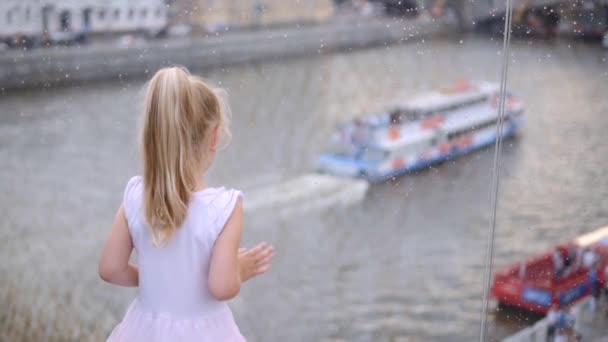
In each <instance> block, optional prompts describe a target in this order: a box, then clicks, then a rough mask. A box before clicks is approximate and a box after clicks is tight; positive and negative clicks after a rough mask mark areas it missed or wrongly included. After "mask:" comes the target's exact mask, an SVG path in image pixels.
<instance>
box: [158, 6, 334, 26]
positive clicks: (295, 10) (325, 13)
mask: <svg viewBox="0 0 608 342" xmlns="http://www.w3.org/2000/svg"><path fill="white" fill-rule="evenodd" d="M170 4H171V7H172V8H173V9H174V11H173V13H174V18H175V20H176V21H178V22H181V23H188V24H191V25H193V26H195V27H199V28H203V29H205V30H208V31H216V30H220V29H222V28H226V27H230V28H249V27H265V26H272V25H282V24H293V23H309V22H323V21H326V20H327V19H329V18H330V17H331V16H332V15H333V13H334V3H333V1H332V0H223V1H219V0H172V1H170Z"/></svg>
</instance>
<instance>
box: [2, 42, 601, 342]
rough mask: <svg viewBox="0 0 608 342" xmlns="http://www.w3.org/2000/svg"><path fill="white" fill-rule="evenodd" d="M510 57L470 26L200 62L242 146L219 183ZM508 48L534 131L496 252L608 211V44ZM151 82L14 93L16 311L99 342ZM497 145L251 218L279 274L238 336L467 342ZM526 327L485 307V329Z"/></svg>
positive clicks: (279, 174) (306, 156)
mask: <svg viewBox="0 0 608 342" xmlns="http://www.w3.org/2000/svg"><path fill="white" fill-rule="evenodd" d="M500 50H501V44H500V42H498V41H492V40H490V39H489V38H487V37H482V38H475V37H471V38H467V39H464V40H463V41H458V39H456V40H433V41H426V42H425V41H420V42H418V43H415V44H414V43H413V44H409V45H402V46H395V47H391V48H378V49H370V50H364V51H359V52H354V53H349V54H337V55H330V56H323V57H318V58H308V59H295V60H288V61H282V62H272V63H265V64H256V65H249V66H241V67H231V68H228V69H224V70H215V71H212V72H208V73H205V76H206V77H207V78H208V79H209V80H210V81H211V82H213V83H215V84H218V85H221V86H223V87H225V88H227V89H228V91H229V93H230V99H231V103H232V107H233V134H234V139H233V142H232V145H231V146H230V147H229V148H228V149H227V150H225V151H224V152H223V153H222V154H221V156H220V157H219V160H218V161H217V163H216V165H215V166H214V170H213V172H212V177H211V178H212V181H213V182H214V183H217V184H222V185H226V186H233V187H239V188H244V189H245V191H247V190H248V189H253V188H258V187H264V186H271V185H272V184H274V183H275V182H277V181H279V180H281V179H285V178H289V177H291V176H294V175H297V174H301V173H307V172H309V171H310V170H311V168H312V165H313V163H314V160H315V158H316V156H317V155H318V154H319V153H320V152H321V151H322V150H323V147H324V145H325V141H326V140H327V137H328V135H329V133H330V131H331V129H332V127H333V125H334V124H335V123H336V122H338V121H340V120H344V119H347V118H349V117H352V116H353V115H355V114H358V113H361V112H365V111H374V110H380V109H383V108H384V107H385V106H386V105H387V104H388V103H390V102H392V101H393V100H394V99H395V98H397V97H399V96H405V97H407V96H409V95H411V94H414V93H416V92H420V91H424V90H426V89H428V88H431V87H434V86H437V85H439V84H441V83H444V82H445V81H449V80H453V79H457V78H461V77H470V78H475V79H488V80H494V81H496V80H497V79H498V75H499V59H500ZM511 54H512V64H511V72H510V74H509V84H510V88H511V89H512V90H514V91H515V92H516V93H518V94H519V95H520V96H521V97H522V98H523V100H524V101H525V103H526V105H527V114H528V124H527V127H526V128H525V131H524V134H523V135H522V136H520V137H519V138H517V139H515V140H509V141H507V142H506V143H505V145H504V151H503V155H502V162H501V166H500V172H501V178H500V198H499V212H498V218H497V219H498V224H497V229H496V241H495V242H496V250H495V262H496V264H497V265H504V264H506V263H508V262H510V261H513V260H516V259H518V258H521V257H522V256H524V255H527V254H530V253H534V252H537V251H541V250H542V249H543V248H546V247H548V246H550V245H552V244H554V243H556V242H558V241H561V240H564V239H568V238H570V237H573V236H575V235H578V234H579V233H582V232H585V231H588V230H590V229H593V228H597V227H599V226H602V225H606V224H608V205H607V203H608V202H607V201H606V198H607V196H608V180H607V178H606V177H605V176H604V174H605V170H606V169H608V144H607V143H606V137H607V133H606V128H607V127H608V97H607V96H606V92H607V90H608V88H607V85H608V76H607V72H608V64H607V62H606V57H607V56H606V53H605V52H603V51H601V50H599V49H597V48H595V47H593V46H589V45H579V44H574V43H572V42H554V43H549V42H531V43H528V42H514V43H513V47H512V51H511ZM142 85H143V83H142V82H141V81H124V82H122V83H118V82H115V83H109V84H108V83H105V84H96V85H86V86H82V87H69V88H59V89H47V90H37V91H28V92H25V93H23V92H22V93H10V94H5V95H2V96H0V113H1V115H2V116H1V119H0V160H2V168H0V190H2V197H1V199H0V201H1V202H0V203H1V206H0V214H2V217H3V219H2V220H1V221H0V257H2V259H3V262H2V263H0V279H3V280H2V285H1V286H0V291H1V293H0V299H2V300H4V301H10V305H11V310H14V312H16V313H19V315H21V316H19V317H22V316H23V317H25V316H27V315H31V316H32V317H34V320H35V321H36V322H38V323H36V324H38V325H40V326H54V327H56V328H57V329H58V327H61V326H63V325H62V324H65V325H67V326H70V329H72V330H75V331H76V332H75V333H74V334H75V335H74V336H79V335H78V334H82V333H83V331H95V332H97V335H95V336H97V338H99V337H100V336H104V334H106V333H107V332H108V331H109V329H111V327H112V326H113V325H114V324H115V323H116V322H117V321H118V320H119V319H120V317H121V315H122V314H123V310H124V308H125V307H126V305H127V304H128V300H129V298H131V297H132V296H133V294H134V292H133V291H130V290H120V289H116V288H113V287H111V286H109V285H105V284H102V283H101V281H100V280H98V279H97V277H96V272H97V269H96V261H97V257H98V255H99V253H100V249H101V246H102V243H103V239H104V238H105V235H106V233H107V231H108V228H109V224H110V223H111V220H112V217H113V215H114V210H115V209H116V208H117V207H118V205H119V202H120V198H121V193H122V190H123V187H124V185H125V184H126V181H127V180H128V178H129V177H130V176H131V175H133V174H135V173H137V172H138V162H137V151H136V146H135V141H136V135H135V127H136V125H137V115H138V110H139V108H138V101H139V99H140V98H141V87H142ZM492 156H493V151H492V150H491V149H489V150H483V151H480V152H478V153H475V154H472V155H470V156H466V157H463V158H459V159H457V160H454V161H450V162H447V163H444V164H442V165H439V166H436V167H432V168H430V169H428V170H425V171H422V172H418V173H416V174H414V175H410V176H406V177H401V178H399V179H397V180H395V181H393V182H390V183H387V184H381V185H374V186H372V187H371V189H370V191H369V193H368V196H367V197H366V198H365V200H364V201H363V202H362V203H360V204H358V205H354V206H352V207H350V208H327V209H325V210H322V211H320V212H303V213H297V212H296V213H295V214H293V215H291V216H288V217H284V216H281V217H275V216H273V215H272V214H271V213H268V212H264V213H261V212H260V213H256V212H250V213H248V222H247V227H246V230H245V243H246V244H252V243H254V242H255V241H258V240H261V239H264V240H267V241H270V242H272V243H273V244H275V246H276V251H277V255H276V261H275V262H274V264H273V267H274V268H273V270H272V271H271V273H270V274H268V275H267V276H265V277H264V278H261V279H257V280H254V281H253V282H252V283H251V284H250V285H248V286H247V287H246V288H245V289H244V290H243V292H242V294H241V296H240V297H239V298H238V299H237V300H235V301H234V302H233V305H232V306H233V308H234V311H235V315H236V318H237V321H238V323H239V324H240V326H241V328H242V330H243V333H244V334H245V335H246V336H248V337H249V338H250V339H251V340H253V341H323V340H328V341H341V340H349V341H350V340H353V341H429V340H437V341H454V340H463V341H464V340H473V339H474V338H475V337H476V336H477V335H478V329H479V327H478V325H479V318H480V317H479V311H480V307H481V302H482V288H483V284H482V283H483V280H482V277H483V266H484V258H485V246H486V239H487V235H486V234H487V229H488V227H487V226H488V224H487V223H488V218H489V211H488V197H489V188H490V183H489V181H490V173H491V170H490V167H491V164H492ZM245 194H246V193H245ZM245 198H246V197H245ZM245 205H246V199H245ZM9 298H10V299H9ZM24 307H27V308H28V309H27V310H26V309H24ZM24 312H26V314H24ZM57 312H59V313H61V314H59V315H58V314H57ZM24 315H25V316H24ZM526 323H528V321H527V320H526V318H525V317H523V316H520V315H517V314H515V315H510V316H509V317H506V316H505V315H496V314H494V313H491V317H490V324H491V326H490V335H491V336H493V337H494V338H498V337H501V336H504V335H506V334H508V333H510V332H513V331H514V330H516V329H518V328H519V326H521V325H523V324H526ZM4 324H7V323H6V322H4ZM34 325H35V324H34ZM75 327H76V328H75ZM85 335H86V334H85Z"/></svg>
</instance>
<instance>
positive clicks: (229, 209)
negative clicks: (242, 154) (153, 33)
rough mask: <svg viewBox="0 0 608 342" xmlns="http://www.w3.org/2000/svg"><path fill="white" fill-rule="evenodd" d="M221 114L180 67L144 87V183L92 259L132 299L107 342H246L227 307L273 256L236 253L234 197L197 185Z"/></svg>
mask: <svg viewBox="0 0 608 342" xmlns="http://www.w3.org/2000/svg"><path fill="white" fill-rule="evenodd" d="M226 109H227V107H224V106H222V105H221V103H220V99H219V97H218V96H217V95H216V92H215V91H214V90H212V89H211V88H209V87H208V86H207V85H206V84H205V83H204V82H203V81H202V80H201V79H199V78H198V77H195V76H192V75H190V74H189V73H188V71H187V70H186V69H185V68H182V67H172V68H165V69H162V70H160V71H158V72H157V73H156V74H155V75H154V77H152V80H151V81H150V82H149V84H148V86H147V94H146V100H145V109H144V115H143V123H142V132H141V149H142V154H143V158H142V159H143V176H142V177H140V176H137V177H133V178H131V180H130V181H129V182H128V184H127V187H126V190H125V193H124V198H123V202H122V205H121V206H120V208H119V209H118V213H117V214H116V218H115V220H114V224H113V225H112V228H111V231H110V235H109V237H108V240H107V242H106V244H105V247H104V249H103V254H102V256H101V260H100V262H99V275H100V276H101V278H102V279H103V280H105V281H107V282H109V283H112V284H116V285H121V286H139V294H138V296H137V298H136V299H135V300H134V301H133V303H132V304H131V306H130V307H129V309H128V311H127V313H126V315H125V317H124V319H123V321H122V322H121V323H120V324H119V325H118V326H117V327H116V328H115V329H114V331H113V332H112V334H111V335H110V337H109V338H108V341H195V340H196V341H244V338H243V337H242V335H241V333H240V332H239V329H238V327H237V326H236V324H235V322H234V319H233V317H232V313H231V312H230V309H229V308H228V306H227V304H226V302H225V301H226V300H229V299H231V298H233V297H235V296H236V295H237V294H238V293H239V290H240V287H241V284H242V283H243V282H245V281H247V280H249V279H251V278H252V277H254V276H256V275H259V274H262V273H265V272H266V271H268V270H269V269H270V260H271V258H272V256H273V249H272V247H271V246H269V245H268V244H266V243H261V244H259V245H258V246H256V247H255V248H253V249H251V250H247V249H239V243H240V240H241V230H242V226H243V207H242V203H241V201H242V199H241V193H240V192H239V191H237V190H232V189H225V188H223V187H222V188H210V187H207V185H206V183H205V177H204V176H205V174H206V171H207V170H208V169H209V167H210V166H211V164H212V163H213V160H214V157H215V153H216V150H217V149H218V144H219V141H220V138H221V136H222V134H224V135H229V130H228V124H229V122H228V115H227V113H226ZM133 248H135V250H136V251H137V256H138V265H134V264H131V263H129V258H130V255H131V252H132V250H133Z"/></svg>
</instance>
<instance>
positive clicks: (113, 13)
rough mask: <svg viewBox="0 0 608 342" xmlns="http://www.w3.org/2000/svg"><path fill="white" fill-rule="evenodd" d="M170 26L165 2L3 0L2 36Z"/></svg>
mask: <svg viewBox="0 0 608 342" xmlns="http://www.w3.org/2000/svg"><path fill="white" fill-rule="evenodd" d="M166 25H167V15H166V6H165V1H164V0H2V1H0V37H1V38H3V39H4V40H6V39H14V38H15V37H42V36H50V37H52V36H54V35H61V34H67V33H73V34H75V33H79V34H89V33H107V32H112V33H119V32H133V31H146V32H158V31H160V30H162V29H163V28H164V27H165V26H166Z"/></svg>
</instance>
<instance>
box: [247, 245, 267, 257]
mask: <svg viewBox="0 0 608 342" xmlns="http://www.w3.org/2000/svg"><path fill="white" fill-rule="evenodd" d="M268 246H269V245H268V244H267V243H266V242H261V243H259V244H257V246H255V247H253V248H251V249H250V250H249V251H247V253H248V254H250V255H253V256H257V255H258V253H260V252H261V251H263V250H264V249H266V248H268Z"/></svg>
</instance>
